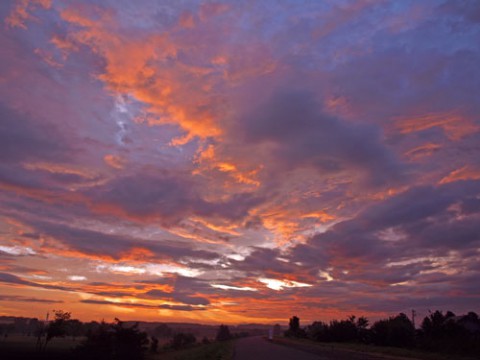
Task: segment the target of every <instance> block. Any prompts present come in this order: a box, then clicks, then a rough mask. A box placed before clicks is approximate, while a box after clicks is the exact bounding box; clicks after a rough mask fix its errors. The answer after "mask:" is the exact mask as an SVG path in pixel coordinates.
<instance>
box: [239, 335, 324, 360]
mask: <svg viewBox="0 0 480 360" xmlns="http://www.w3.org/2000/svg"><path fill="white" fill-rule="evenodd" d="M234 359H235V360H257V359H258V360H270V359H274V360H290V359H293V360H328V359H327V358H325V357H320V356H318V355H313V354H309V353H307V352H303V351H300V350H296V349H292V348H288V347H286V346H282V345H277V344H272V343H271V342H269V341H268V340H266V339H264V338H263V337H261V336H255V337H248V338H244V339H240V340H237V341H236V342H235V357H234Z"/></svg>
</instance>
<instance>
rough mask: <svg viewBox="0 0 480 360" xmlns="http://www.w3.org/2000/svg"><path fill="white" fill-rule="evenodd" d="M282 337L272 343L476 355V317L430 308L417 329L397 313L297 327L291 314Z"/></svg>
mask: <svg viewBox="0 0 480 360" xmlns="http://www.w3.org/2000/svg"><path fill="white" fill-rule="evenodd" d="M284 336H285V337H284V338H276V340H275V342H277V343H280V344H283V345H288V346H293V347H297V348H302V349H304V350H307V351H310V352H322V353H323V354H325V353H327V352H330V353H331V355H333V352H335V351H351V352H357V353H358V352H363V353H380V354H383V355H393V356H401V357H404V358H417V359H431V360H433V359H439V360H443V359H445V360H446V359H461V358H476V359H478V358H480V318H479V316H478V315H477V314H476V313H474V312H469V313H468V314H466V315H461V316H456V315H455V314H454V313H453V312H451V311H448V312H446V313H443V312H441V311H435V312H431V313H430V314H429V315H428V316H426V317H425V318H424V319H423V321H422V323H421V326H420V328H418V329H416V328H415V327H414V324H413V322H412V321H411V320H410V319H409V318H408V317H407V316H406V315H405V314H402V313H401V314H398V315H397V316H393V317H390V318H388V319H383V320H379V321H376V322H374V323H373V324H372V325H371V326H369V321H368V319H367V318H365V317H359V318H357V317H355V316H350V317H348V318H347V319H344V320H333V321H330V322H329V323H326V322H322V321H315V322H313V323H312V324H310V325H308V326H306V327H301V326H300V319H299V318H298V317H297V316H293V317H292V318H291V319H290V323H289V328H288V330H286V331H285V333H284Z"/></svg>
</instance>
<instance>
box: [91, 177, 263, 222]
mask: <svg viewBox="0 0 480 360" xmlns="http://www.w3.org/2000/svg"><path fill="white" fill-rule="evenodd" d="M140 172H141V173H139V174H135V175H129V176H125V177H119V178H116V179H114V180H113V181H111V182H109V183H108V184H106V185H105V186H103V187H99V188H96V189H94V190H92V191H91V192H89V194H88V195H89V196H91V197H94V198H96V199H98V201H101V202H104V203H107V204H113V205H116V206H118V207H119V208H120V209H122V210H124V211H125V212H126V213H127V214H129V215H131V216H134V217H138V218H141V217H152V216H160V217H161V219H162V221H163V222H164V223H165V224H173V223H178V222H179V221H181V220H182V219H185V218H186V217H188V216H191V215H197V216H202V217H221V218H224V219H229V220H241V219H242V218H244V217H245V216H246V215H247V214H248V210H249V209H251V208H252V207H253V206H255V205H257V204H258V203H259V202H260V201H261V198H259V197H258V196H255V195H252V194H248V193H245V194H237V195H233V196H231V197H230V198H229V199H227V200H225V201H217V202H213V201H207V200H205V199H204V198H203V195H202V189H204V187H205V186H207V184H204V183H202V181H201V178H200V177H195V176H194V177H192V176H191V175H190V174H187V173H185V172H174V171H173V172H172V171H163V172H159V171H157V170H155V169H152V168H145V169H142V170H141V171H140Z"/></svg>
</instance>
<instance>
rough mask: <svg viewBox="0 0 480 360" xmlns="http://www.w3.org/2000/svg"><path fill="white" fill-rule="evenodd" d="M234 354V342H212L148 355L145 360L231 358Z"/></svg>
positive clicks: (221, 359)
mask: <svg viewBox="0 0 480 360" xmlns="http://www.w3.org/2000/svg"><path fill="white" fill-rule="evenodd" d="M233 354H234V342H233V341H223V342H213V343H210V344H205V345H203V344H202V345H196V346H194V347H191V348H189V349H184V350H176V351H168V352H162V353H159V354H155V355H152V354H150V355H148V357H147V360H157V359H158V360H160V359H161V360H202V359H205V360H207V359H208V360H231V359H233Z"/></svg>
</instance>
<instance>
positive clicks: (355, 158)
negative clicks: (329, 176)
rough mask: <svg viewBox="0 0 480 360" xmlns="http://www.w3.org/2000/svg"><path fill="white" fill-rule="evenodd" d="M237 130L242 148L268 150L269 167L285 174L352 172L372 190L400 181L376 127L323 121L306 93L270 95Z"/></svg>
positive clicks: (397, 163)
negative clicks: (309, 169)
mask: <svg viewBox="0 0 480 360" xmlns="http://www.w3.org/2000/svg"><path fill="white" fill-rule="evenodd" d="M238 125H239V126H241V127H240V128H239V129H236V131H239V132H240V134H243V139H244V140H245V141H246V142H247V143H253V144H259V143H266V144H268V143H271V144H273V150H272V152H273V159H272V160H271V161H275V162H277V163H278V164H281V165H282V166H287V167H288V168H292V167H302V166H311V167H314V168H316V169H318V170H319V171H320V172H321V173H336V172H340V171H342V170H352V169H353V170H354V171H355V172H357V173H363V175H364V177H366V178H367V179H368V181H369V182H370V183H371V184H374V185H385V184H387V183H389V184H394V183H397V182H398V181H399V180H401V179H403V177H404V175H405V165H404V164H402V163H401V162H400V160H399V159H397V157H396V155H395V154H394V152H393V151H392V150H391V149H389V148H388V147H386V146H385V144H383V143H382V135H381V131H380V129H379V128H378V127H375V126H373V125H367V124H366V123H363V124H360V123H357V124H355V123H351V122H350V123H349V122H346V121H342V120H341V119H339V118H336V117H334V116H331V115H328V114H327V113H326V112H324V111H323V110H322V107H321V104H319V103H318V101H317V100H316V98H315V94H314V93H312V92H310V91H297V92H295V91H291V90H289V91H285V92H279V93H276V94H274V95H273V97H272V98H271V99H270V100H268V101H267V102H266V103H264V104H262V105H260V106H259V107H258V108H257V109H254V110H251V112H247V113H246V115H244V118H242V119H241V121H239V122H238Z"/></svg>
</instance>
